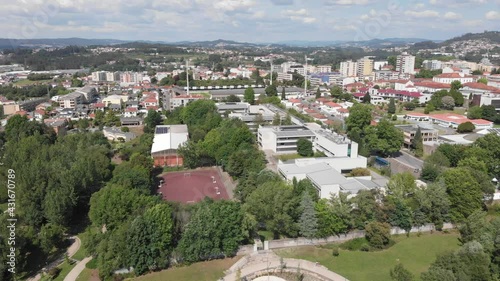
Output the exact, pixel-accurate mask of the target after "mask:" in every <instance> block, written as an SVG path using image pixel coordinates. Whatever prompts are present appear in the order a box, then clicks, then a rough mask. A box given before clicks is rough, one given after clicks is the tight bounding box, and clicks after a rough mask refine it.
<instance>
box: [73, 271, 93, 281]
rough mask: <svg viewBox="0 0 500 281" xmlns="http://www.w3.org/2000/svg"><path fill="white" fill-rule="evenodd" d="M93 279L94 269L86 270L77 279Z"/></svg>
mask: <svg viewBox="0 0 500 281" xmlns="http://www.w3.org/2000/svg"><path fill="white" fill-rule="evenodd" d="M91 277H92V269H88V268H85V269H84V270H83V271H82V272H81V273H80V275H78V277H77V278H76V280H77V281H89V280H90V278H91Z"/></svg>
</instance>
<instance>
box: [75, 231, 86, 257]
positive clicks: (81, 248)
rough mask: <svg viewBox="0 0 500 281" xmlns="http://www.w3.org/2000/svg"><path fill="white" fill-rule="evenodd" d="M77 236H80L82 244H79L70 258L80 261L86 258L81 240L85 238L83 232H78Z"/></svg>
mask: <svg viewBox="0 0 500 281" xmlns="http://www.w3.org/2000/svg"><path fill="white" fill-rule="evenodd" d="M78 238H80V241H81V242H82V244H81V245H80V249H78V251H77V252H76V253H75V254H74V255H73V256H72V258H73V259H75V260H79V261H81V260H83V259H84V258H86V255H85V247H83V240H84V239H85V232H84V233H80V234H78Z"/></svg>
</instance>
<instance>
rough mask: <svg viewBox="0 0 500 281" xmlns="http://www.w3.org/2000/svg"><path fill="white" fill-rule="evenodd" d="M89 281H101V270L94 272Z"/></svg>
mask: <svg viewBox="0 0 500 281" xmlns="http://www.w3.org/2000/svg"><path fill="white" fill-rule="evenodd" d="M88 281H101V278H99V270H97V269H94V270H92V274H91V275H90V279H89V280H88Z"/></svg>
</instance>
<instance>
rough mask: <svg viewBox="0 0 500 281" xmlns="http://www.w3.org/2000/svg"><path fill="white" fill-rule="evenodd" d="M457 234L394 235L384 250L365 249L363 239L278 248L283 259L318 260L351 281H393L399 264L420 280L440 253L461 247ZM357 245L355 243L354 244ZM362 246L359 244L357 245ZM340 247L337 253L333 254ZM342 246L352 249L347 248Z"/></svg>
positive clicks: (278, 252)
mask: <svg viewBox="0 0 500 281" xmlns="http://www.w3.org/2000/svg"><path fill="white" fill-rule="evenodd" d="M458 237H459V235H458V234H457V233H449V234H446V233H434V234H412V235H410V237H406V235H398V236H392V239H393V240H394V245H393V246H391V247H389V248H388V249H385V250H378V251H369V252H366V251H363V249H362V245H366V244H365V243H363V241H362V240H364V238H363V239H359V240H358V241H354V242H346V243H344V244H341V245H338V244H329V245H325V246H317V247H316V246H306V247H299V248H292V249H282V250H277V251H276V253H277V254H278V255H279V256H282V257H284V258H297V259H305V260H309V261H312V262H319V263H320V264H322V265H324V266H326V267H327V268H328V269H330V270H332V271H334V272H336V273H338V274H340V275H342V276H344V277H346V278H347V279H349V280H351V281H358V280H372V281H387V280H391V278H390V274H389V273H390V270H391V269H393V268H394V267H395V266H396V265H397V264H398V263H401V264H402V265H404V267H405V268H406V269H408V270H409V271H410V272H411V273H412V274H413V275H414V276H415V277H416V280H420V273H422V272H424V271H426V270H427V269H428V268H429V266H430V264H431V263H432V262H433V261H434V260H435V259H436V256H437V255H438V254H440V253H444V252H447V251H453V250H456V249H458V248H459V241H458ZM353 244H354V245H353ZM358 246H359V247H358ZM337 248H339V249H338V256H334V255H332V251H335V250H333V249H337ZM343 248H351V249H352V250H347V249H343Z"/></svg>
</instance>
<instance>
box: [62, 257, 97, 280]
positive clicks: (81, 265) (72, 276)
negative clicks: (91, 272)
mask: <svg viewBox="0 0 500 281" xmlns="http://www.w3.org/2000/svg"><path fill="white" fill-rule="evenodd" d="M91 259H92V257H86V258H84V259H83V260H82V261H80V262H78V263H77V264H76V266H75V267H73V269H72V270H71V271H70V272H69V273H68V275H66V277H65V278H64V281H75V280H76V278H78V275H80V273H82V271H83V270H84V269H85V265H86V264H87V263H88V262H89V261H90V260H91Z"/></svg>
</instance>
